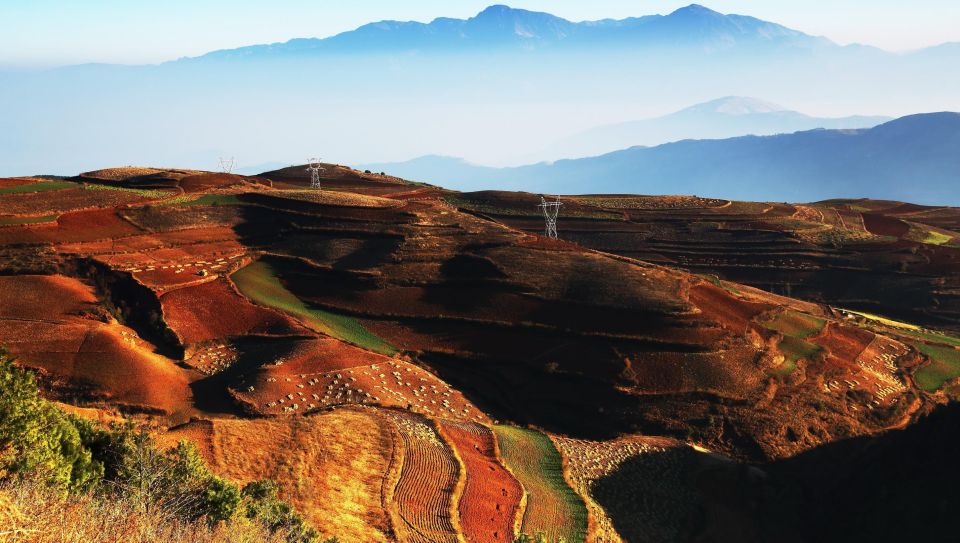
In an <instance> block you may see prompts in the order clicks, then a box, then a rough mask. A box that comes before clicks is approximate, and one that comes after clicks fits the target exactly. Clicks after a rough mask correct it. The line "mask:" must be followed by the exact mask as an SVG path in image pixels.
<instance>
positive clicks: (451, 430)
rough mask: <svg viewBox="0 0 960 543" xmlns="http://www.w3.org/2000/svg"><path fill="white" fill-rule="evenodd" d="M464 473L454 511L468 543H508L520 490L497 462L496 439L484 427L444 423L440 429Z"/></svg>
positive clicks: (518, 503)
mask: <svg viewBox="0 0 960 543" xmlns="http://www.w3.org/2000/svg"><path fill="white" fill-rule="evenodd" d="M440 429H441V431H442V432H443V434H444V435H445V436H446V437H447V439H448V441H449V442H450V444H451V445H452V446H453V448H454V451H456V452H457V454H458V455H459V457H460V459H461V461H462V462H463V465H464V468H465V470H466V483H465V485H464V488H463V493H462V494H461V496H460V503H459V504H458V511H459V513H460V525H461V528H462V530H463V535H464V537H465V538H466V539H467V541H469V542H470V543H487V542H498V541H504V542H512V541H513V540H514V536H515V534H514V521H515V518H516V514H517V510H518V509H519V507H520V499H521V497H522V496H523V489H522V488H521V487H520V483H518V482H517V480H516V479H515V478H514V477H513V475H511V474H510V472H509V471H507V470H506V468H504V467H503V466H502V465H500V462H499V461H498V459H497V445H496V438H495V437H494V435H493V432H492V431H491V430H490V429H489V428H487V427H486V426H482V425H480V424H470V423H455V422H449V421H447V422H444V423H442V424H441V426H440Z"/></svg>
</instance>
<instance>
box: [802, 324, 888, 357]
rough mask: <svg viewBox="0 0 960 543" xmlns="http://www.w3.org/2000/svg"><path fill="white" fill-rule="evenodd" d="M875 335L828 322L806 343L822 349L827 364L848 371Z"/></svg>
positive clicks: (860, 329)
mask: <svg viewBox="0 0 960 543" xmlns="http://www.w3.org/2000/svg"><path fill="white" fill-rule="evenodd" d="M874 337H875V334H873V333H872V332H870V331H868V330H864V329H863V328H855V327H852V326H842V325H840V324H838V323H836V322H828V323H827V326H826V327H825V328H824V330H823V332H821V333H820V334H819V335H817V336H815V337H813V338H810V339H809V340H808V341H810V342H812V343H816V344H817V345H820V346H821V347H824V348H825V349H826V350H827V351H828V352H829V354H828V356H827V363H828V364H830V365H832V366H835V367H839V368H846V369H849V368H850V367H853V366H854V362H855V361H856V360H857V357H859V356H860V353H862V352H863V350H864V349H866V348H867V345H870V342H871V341H873V338H874Z"/></svg>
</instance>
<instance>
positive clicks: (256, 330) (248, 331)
mask: <svg viewBox="0 0 960 543" xmlns="http://www.w3.org/2000/svg"><path fill="white" fill-rule="evenodd" d="M181 275H184V274H181ZM160 304H161V305H162V307H163V318H164V320H165V321H166V323H167V326H169V327H170V329H172V330H173V331H174V332H175V333H176V334H177V337H179V338H180V341H181V343H183V344H184V345H189V344H194V343H199V342H201V341H207V340H211V339H217V338H228V337H235V336H245V335H254V334H255V335H295V334H299V335H303V334H308V333H309V331H308V330H306V329H305V328H303V327H302V326H300V325H299V324H297V322H296V321H294V320H292V319H290V318H289V317H287V316H285V315H282V314H280V313H278V312H276V311H273V310H272V309H267V308H264V307H260V306H257V305H254V304H252V303H250V302H249V301H247V300H246V299H245V298H243V297H242V296H240V295H239V294H238V293H237V292H236V291H235V290H233V287H232V286H231V285H230V283H229V282H228V281H227V280H226V279H223V278H221V279H217V280H215V281H209V282H207V283H204V284H202V285H197V286H189V287H184V288H179V289H176V290H173V291H170V292H167V293H165V294H163V295H162V296H161V297H160Z"/></svg>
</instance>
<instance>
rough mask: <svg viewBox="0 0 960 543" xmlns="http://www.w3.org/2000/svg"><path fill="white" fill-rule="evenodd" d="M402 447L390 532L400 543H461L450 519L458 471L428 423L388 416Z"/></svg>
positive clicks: (400, 415) (397, 414)
mask: <svg viewBox="0 0 960 543" xmlns="http://www.w3.org/2000/svg"><path fill="white" fill-rule="evenodd" d="M388 416H389V417H390V418H391V419H392V420H393V423H394V424H395V426H396V428H397V431H398V433H399V435H400V441H401V444H400V445H401V446H402V447H403V465H402V466H401V468H400V479H399V481H398V482H397V485H396V487H395V488H394V490H393V500H392V509H393V512H394V514H395V519H394V529H395V530H396V535H397V539H398V540H399V541H400V542H402V543H463V539H462V537H461V536H460V535H459V534H458V529H457V523H456V521H455V519H454V516H453V502H454V497H455V496H454V494H455V491H456V488H457V485H458V480H459V477H460V476H461V473H460V471H461V470H460V466H459V464H458V462H457V459H456V457H455V456H454V454H453V451H451V450H450V449H449V447H448V446H447V445H446V444H445V443H444V442H443V441H442V438H441V437H440V435H439V434H438V433H437V431H436V429H435V428H434V426H433V424H432V423H431V422H429V421H428V419H425V418H422V417H418V416H415V415H411V414H406V413H400V412H391V413H389V414H388Z"/></svg>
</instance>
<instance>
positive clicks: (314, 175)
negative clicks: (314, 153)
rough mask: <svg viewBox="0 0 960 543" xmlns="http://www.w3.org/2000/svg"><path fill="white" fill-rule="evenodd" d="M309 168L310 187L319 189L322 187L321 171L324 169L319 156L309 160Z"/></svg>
mask: <svg viewBox="0 0 960 543" xmlns="http://www.w3.org/2000/svg"><path fill="white" fill-rule="evenodd" d="M307 169H308V170H310V188H312V189H319V188H320V172H322V171H323V166H321V165H320V159H319V158H311V159H309V161H308V162H307Z"/></svg>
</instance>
